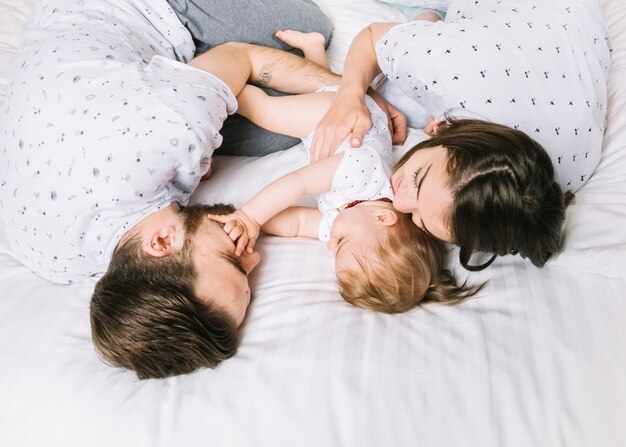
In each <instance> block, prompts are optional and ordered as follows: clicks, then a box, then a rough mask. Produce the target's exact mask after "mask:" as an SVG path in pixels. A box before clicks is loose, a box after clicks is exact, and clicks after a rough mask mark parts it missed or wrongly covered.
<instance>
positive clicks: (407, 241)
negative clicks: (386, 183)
mask: <svg viewBox="0 0 626 447" xmlns="http://www.w3.org/2000/svg"><path fill="white" fill-rule="evenodd" d="M328 247H329V248H330V249H331V250H333V251H334V253H335V270H336V272H337V279H338V282H339V288H340V293H341V296H342V297H343V298H344V299H345V300H346V301H348V302H349V303H350V304H353V305H355V306H357V307H361V308H363V309H368V310H373V311H378V312H384V313H400V312H405V311H407V310H410V309H412V308H414V307H416V306H417V305H419V304H420V303H423V302H432V301H434V302H440V303H445V304H455V303H458V302H461V301H463V300H464V299H466V298H468V297H469V296H471V295H473V294H474V293H476V292H477V291H478V290H479V289H480V287H474V288H466V287H465V285H463V286H461V287H458V286H457V285H456V281H455V279H454V277H453V276H452V274H451V273H450V272H449V271H447V270H446V269H445V261H446V247H445V245H444V243H443V242H441V241H438V240H436V239H434V238H431V237H430V236H428V235H427V234H426V233H425V232H424V231H422V230H421V229H420V228H418V227H416V226H415V225H414V224H413V222H412V221H411V217H410V215H408V214H403V213H399V212H398V211H396V210H394V209H393V206H391V204H388V203H384V202H376V201H368V202H364V203H361V204H359V205H357V206H355V207H353V208H350V209H346V210H343V211H342V212H341V213H340V214H339V216H337V218H336V219H335V222H334V223H333V228H332V232H331V240H330V241H329V243H328Z"/></svg>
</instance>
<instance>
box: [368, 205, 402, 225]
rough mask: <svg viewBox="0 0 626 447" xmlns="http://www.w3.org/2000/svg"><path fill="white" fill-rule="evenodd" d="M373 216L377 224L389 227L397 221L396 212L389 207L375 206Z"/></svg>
mask: <svg viewBox="0 0 626 447" xmlns="http://www.w3.org/2000/svg"><path fill="white" fill-rule="evenodd" d="M374 217H375V218H376V223H377V224H378V225H383V226H385V227H391V226H393V225H395V224H396V223H397V222H398V214H397V213H396V212H395V211H394V210H392V209H389V208H377V209H376V210H374Z"/></svg>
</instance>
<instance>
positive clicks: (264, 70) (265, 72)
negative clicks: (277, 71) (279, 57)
mask: <svg viewBox="0 0 626 447" xmlns="http://www.w3.org/2000/svg"><path fill="white" fill-rule="evenodd" d="M271 80H272V70H271V67H270V66H269V65H263V67H261V71H260V72H259V76H258V77H257V79H256V82H255V85H257V86H259V87H267V85H268V84H269V82H270V81H271Z"/></svg>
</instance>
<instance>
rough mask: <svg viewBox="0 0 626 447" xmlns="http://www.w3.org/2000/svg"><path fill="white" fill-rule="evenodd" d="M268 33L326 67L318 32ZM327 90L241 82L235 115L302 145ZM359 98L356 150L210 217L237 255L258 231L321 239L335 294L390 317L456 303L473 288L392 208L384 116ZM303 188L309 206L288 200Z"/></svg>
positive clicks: (327, 100)
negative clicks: (299, 91)
mask: <svg viewBox="0 0 626 447" xmlns="http://www.w3.org/2000/svg"><path fill="white" fill-rule="evenodd" d="M277 36H278V37H279V38H281V39H283V40H285V41H286V42H287V43H289V44H290V45H292V46H294V47H297V48H300V49H302V51H303V52H304V54H305V57H308V58H312V59H313V60H314V61H315V62H317V63H320V64H326V61H325V56H324V57H322V56H323V55H324V51H323V48H324V47H323V44H324V41H323V38H322V39H320V37H321V35H317V33H309V34H302V33H298V32H296V31H284V32H279V33H277ZM320 48H321V52H320V51H319V49H320ZM331 90H332V89H329V88H327V89H322V90H320V91H318V92H317V93H313V94H306V95H297V96H286V97H270V96H267V95H266V94H265V93H264V92H263V91H262V90H260V89H258V88H256V87H253V86H246V87H245V88H244V90H243V91H242V92H241V94H240V95H239V96H238V98H237V99H238V102H239V109H238V112H237V113H239V114H241V115H243V116H245V117H246V118H248V119H250V120H251V121H252V122H254V123H255V124H258V125H259V126H262V127H265V128H267V129H269V130H271V131H274V132H278V133H285V134H288V135H292V136H296V137H300V138H303V137H305V138H304V144H305V146H306V147H310V143H311V139H312V137H313V134H312V133H311V132H312V131H313V129H314V128H315V125H316V124H317V121H318V120H319V119H320V118H321V117H322V116H323V115H324V113H325V112H326V110H327V109H328V107H329V106H330V104H331V102H332V100H333V98H334V92H333V91H331ZM365 102H366V104H367V106H368V109H369V111H370V115H371V119H372V122H373V126H372V128H371V129H370V131H369V132H368V133H367V134H366V136H365V138H364V140H363V145H362V147H361V148H357V149H355V148H352V147H350V145H349V144H348V143H347V142H344V143H343V144H342V145H341V146H340V147H339V148H338V149H337V150H336V152H335V154H334V155H333V156H331V157H329V158H326V159H323V160H320V161H317V162H314V163H311V164H309V165H307V166H305V167H303V168H301V169H298V170H297V171H294V172H292V173H289V174H287V175H285V176H283V177H281V178H279V179H278V180H276V181H274V182H272V183H271V184H269V185H268V186H266V187H265V188H264V189H262V190H261V191H260V192H259V193H257V194H256V195H255V196H254V197H253V198H252V199H250V200H249V201H248V202H246V203H245V204H244V205H243V206H242V207H241V209H239V210H237V211H236V212H234V213H232V214H229V215H225V216H217V215H216V216H212V218H213V219H214V220H216V221H218V222H221V223H223V224H224V231H225V232H226V233H227V234H228V235H229V236H230V238H231V239H232V240H233V241H236V254H240V253H241V252H243V250H244V249H245V250H247V251H248V252H250V253H251V252H252V251H253V248H254V244H255V242H256V239H257V238H258V236H259V232H260V230H263V232H265V233H267V234H273V235H277V236H287V237H295V236H302V237H310V238H319V239H320V240H321V241H324V242H326V243H327V247H328V249H329V250H331V251H332V252H333V254H334V255H335V271H336V275H337V279H338V283H339V288H340V293H341V295H342V296H343V298H344V299H345V300H346V301H348V302H349V303H351V304H353V305H355V306H358V307H361V308H364V309H369V310H374V311H380V312H385V313H398V312H404V311H406V310H409V309H411V308H413V307H415V306H417V305H418V304H419V303H423V302H429V301H435V302H442V303H448V304H454V303H457V302H460V301H462V300H464V299H466V298H467V297H469V296H471V295H472V294H474V293H475V292H477V291H478V289H479V288H468V287H466V286H465V285H463V286H461V287H459V286H457V284H456V281H455V279H454V277H453V276H452V274H451V273H450V272H449V271H447V270H445V268H444V267H445V258H446V248H445V246H444V245H443V243H442V242H440V241H438V240H435V239H433V238H431V237H430V236H428V235H427V234H426V233H425V232H423V231H422V230H421V229H420V228H418V227H417V226H415V225H414V224H413V223H412V222H411V219H410V216H409V215H406V214H403V213H399V212H398V211H396V210H395V209H394V207H393V205H392V202H393V191H392V188H391V183H390V180H389V178H390V176H391V170H392V166H393V154H392V150H391V147H392V145H391V134H390V131H389V127H388V119H387V115H386V114H385V113H384V112H383V111H382V110H381V108H380V107H379V106H378V105H377V104H376V102H375V101H374V99H373V98H372V97H370V96H366V97H365ZM286 118H287V119H286ZM305 194H319V201H318V208H308V207H300V206H291V205H293V204H294V203H295V202H296V201H297V200H298V199H300V198H301V197H302V196H304V195H305Z"/></svg>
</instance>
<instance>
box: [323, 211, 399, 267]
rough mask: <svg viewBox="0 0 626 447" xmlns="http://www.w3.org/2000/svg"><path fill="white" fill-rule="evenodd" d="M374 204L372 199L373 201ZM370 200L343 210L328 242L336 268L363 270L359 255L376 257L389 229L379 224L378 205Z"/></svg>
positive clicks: (334, 223)
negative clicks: (375, 210) (376, 207)
mask: <svg viewBox="0 0 626 447" xmlns="http://www.w3.org/2000/svg"><path fill="white" fill-rule="evenodd" d="M369 203H372V202H369ZM375 206H376V205H369V206H368V204H366V203H363V204H360V205H357V206H355V207H353V208H349V209H346V210H343V211H341V213H339V215H338V216H337V218H336V219H335V221H334V222H333V227H332V229H331V232H330V240H329V241H328V244H327V245H326V246H327V247H328V249H329V250H331V251H332V252H333V253H334V255H335V271H336V272H337V273H339V272H341V271H345V270H357V271H358V270H361V266H360V265H359V263H358V261H357V258H361V259H363V258H364V259H376V258H377V257H378V254H377V251H376V249H377V248H378V246H379V245H380V241H381V240H382V238H383V237H386V235H387V231H389V228H391V227H387V226H383V225H377V224H376V218H375V216H374V215H373V211H374V207H375Z"/></svg>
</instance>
